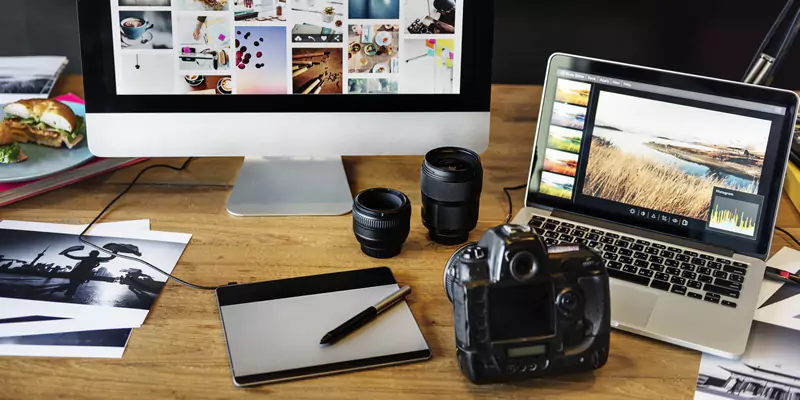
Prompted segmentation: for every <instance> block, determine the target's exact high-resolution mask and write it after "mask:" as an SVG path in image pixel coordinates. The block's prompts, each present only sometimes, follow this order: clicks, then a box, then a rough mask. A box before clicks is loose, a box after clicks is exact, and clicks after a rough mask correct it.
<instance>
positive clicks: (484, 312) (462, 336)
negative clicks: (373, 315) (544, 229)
mask: <svg viewBox="0 0 800 400" xmlns="http://www.w3.org/2000/svg"><path fill="white" fill-rule="evenodd" d="M444 286H445V291H446V292H447V297H448V298H449V299H450V302H451V303H453V323H454V326H455V334H456V346H457V347H458V350H457V354H458V364H459V367H460V369H461V372H462V373H463V374H464V376H466V377H467V379H469V380H470V381H471V382H473V383H478V384H483V383H496V382H507V381H517V380H523V379H529V378H536V377H543V376H550V375H558V374H563V373H571V372H578V371H587V370H593V369H597V368H600V367H602V366H603V365H605V363H606V361H607V360H608V349H609V339H610V336H609V335H610V330H611V326H610V310H609V307H610V306H609V289H608V273H607V272H606V269H605V265H604V263H603V260H602V258H601V257H600V256H599V255H597V253H595V252H593V251H592V250H590V249H588V248H587V247H585V246H583V245H562V246H552V247H549V248H548V247H546V246H545V245H544V243H543V242H542V240H541V239H540V238H539V236H538V235H536V233H535V232H533V231H532V230H531V228H530V227H529V226H520V225H501V226H498V227H496V228H492V229H489V230H488V231H486V233H484V234H483V237H482V238H481V240H480V241H479V242H478V243H477V244H476V243H470V244H466V245H464V246H462V247H461V248H459V249H458V250H456V252H455V253H454V254H453V255H452V256H451V257H450V260H449V261H448V262H447V266H446V267H445V270H444Z"/></svg>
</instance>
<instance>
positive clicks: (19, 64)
mask: <svg viewBox="0 0 800 400" xmlns="http://www.w3.org/2000/svg"><path fill="white" fill-rule="evenodd" d="M67 64H68V61H67V59H66V58H65V57H2V59H0V103H12V102H15V101H17V100H21V99H30V98H46V97H47V96H48V95H49V94H50V91H51V90H52V88H53V85H54V84H55V83H56V80H58V76H59V75H60V74H61V72H62V71H63V70H64V68H65V67H66V66H67Z"/></svg>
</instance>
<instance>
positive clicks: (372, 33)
mask: <svg viewBox="0 0 800 400" xmlns="http://www.w3.org/2000/svg"><path fill="white" fill-rule="evenodd" d="M349 29H350V32H349V37H350V43H349V45H348V49H349V54H348V60H347V69H348V72H350V73H372V74H389V73H398V72H399V64H400V62H399V61H400V59H399V55H400V42H399V32H398V31H399V29H400V27H399V26H398V25H350V28H349Z"/></svg>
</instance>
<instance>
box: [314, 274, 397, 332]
mask: <svg viewBox="0 0 800 400" xmlns="http://www.w3.org/2000/svg"><path fill="white" fill-rule="evenodd" d="M409 293H411V286H403V287H401V288H400V290H398V291H396V292H394V293H392V294H390V295H389V296H387V297H386V298H385V299H383V300H381V301H379V302H378V303H377V304H375V305H374V306H371V307H369V308H367V309H366V310H364V311H362V312H360V313H358V314H357V315H356V316H355V317H353V318H350V319H348V320H347V322H345V323H343V324H341V325H339V326H338V327H336V329H334V330H332V331H330V332H328V333H326V334H325V336H323V337H322V340H320V341H319V344H334V343H336V342H338V341H339V340H341V339H342V338H343V337H345V336H347V335H349V334H351V333H353V332H355V331H356V330H358V328H361V327H362V326H364V325H366V324H368V323H369V322H370V321H372V320H373V319H375V317H377V316H378V314H380V313H382V312H384V311H386V310H388V309H389V307H391V306H393V305H395V304H396V303H397V302H399V301H400V300H402V299H404V298H405V297H406V296H407V295H408V294H409Z"/></svg>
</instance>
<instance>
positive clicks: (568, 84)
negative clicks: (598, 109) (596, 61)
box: [556, 78, 592, 107]
mask: <svg viewBox="0 0 800 400" xmlns="http://www.w3.org/2000/svg"><path fill="white" fill-rule="evenodd" d="M591 91H592V85H590V84H588V83H586V82H577V81H571V80H569V79H563V78H558V84H557V85H556V101H558V102H561V103H569V104H574V105H576V106H583V107H587V106H589V93H590V92H591Z"/></svg>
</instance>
